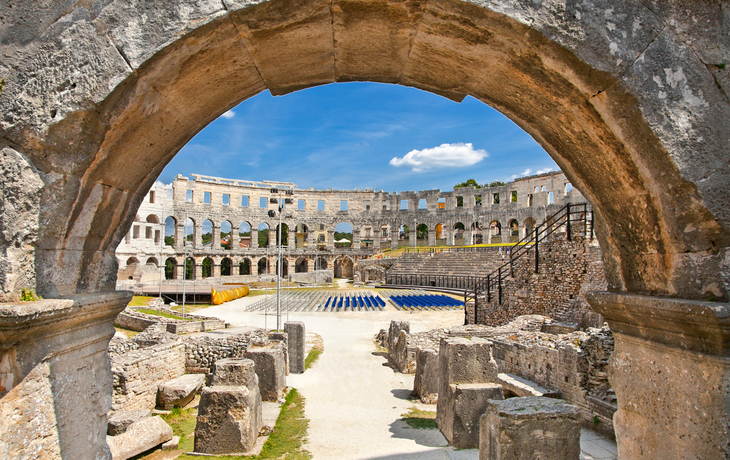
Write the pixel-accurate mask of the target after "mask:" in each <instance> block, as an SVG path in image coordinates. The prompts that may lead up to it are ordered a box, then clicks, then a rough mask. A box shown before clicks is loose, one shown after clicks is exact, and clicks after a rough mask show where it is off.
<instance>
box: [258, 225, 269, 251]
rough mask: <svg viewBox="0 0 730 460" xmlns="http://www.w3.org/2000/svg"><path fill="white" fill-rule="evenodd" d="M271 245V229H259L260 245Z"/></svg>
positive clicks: (262, 246)
mask: <svg viewBox="0 0 730 460" xmlns="http://www.w3.org/2000/svg"><path fill="white" fill-rule="evenodd" d="M268 245H269V229H268V228H265V229H263V230H259V247H260V248H265V247H266V246H268Z"/></svg>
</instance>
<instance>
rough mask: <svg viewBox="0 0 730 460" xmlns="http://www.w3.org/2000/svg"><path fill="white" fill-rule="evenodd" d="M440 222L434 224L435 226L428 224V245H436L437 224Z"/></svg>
mask: <svg viewBox="0 0 730 460" xmlns="http://www.w3.org/2000/svg"><path fill="white" fill-rule="evenodd" d="M426 225H428V224H426ZM437 225H438V224H433V226H431V225H429V226H428V245H429V246H431V247H433V246H436V226H437Z"/></svg>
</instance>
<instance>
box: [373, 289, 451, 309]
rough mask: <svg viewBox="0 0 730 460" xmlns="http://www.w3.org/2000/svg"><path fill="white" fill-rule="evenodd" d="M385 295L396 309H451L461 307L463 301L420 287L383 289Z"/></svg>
mask: <svg viewBox="0 0 730 460" xmlns="http://www.w3.org/2000/svg"><path fill="white" fill-rule="evenodd" d="M380 295H382V296H384V297H386V298H387V299H388V300H390V302H391V303H392V304H393V305H394V306H395V308H396V309H398V310H453V309H463V308H464V302H463V301H461V300H458V299H455V298H453V297H449V296H446V295H443V294H433V293H431V292H428V291H423V290H420V289H384V290H382V291H380Z"/></svg>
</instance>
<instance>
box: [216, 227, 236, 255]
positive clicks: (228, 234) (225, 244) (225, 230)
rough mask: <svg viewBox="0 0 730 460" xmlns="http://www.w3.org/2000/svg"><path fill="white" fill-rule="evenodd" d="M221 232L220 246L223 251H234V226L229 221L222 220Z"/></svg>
mask: <svg viewBox="0 0 730 460" xmlns="http://www.w3.org/2000/svg"><path fill="white" fill-rule="evenodd" d="M218 230H219V232H220V238H219V240H220V241H219V242H218V244H219V245H220V247H221V248H223V249H228V250H230V249H233V247H232V246H231V242H232V241H233V224H231V221H229V220H222V221H221V225H220V227H219V228H218Z"/></svg>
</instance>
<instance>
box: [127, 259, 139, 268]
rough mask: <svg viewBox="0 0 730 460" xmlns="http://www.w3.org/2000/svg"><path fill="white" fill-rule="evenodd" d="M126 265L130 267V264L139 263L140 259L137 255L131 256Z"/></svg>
mask: <svg viewBox="0 0 730 460" xmlns="http://www.w3.org/2000/svg"><path fill="white" fill-rule="evenodd" d="M125 265H126V266H127V267H129V266H130V265H139V260H137V258H136V257H130V258H129V259H127V263H126V264H125Z"/></svg>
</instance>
